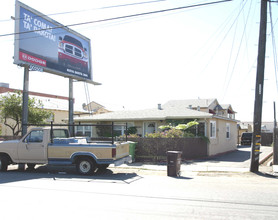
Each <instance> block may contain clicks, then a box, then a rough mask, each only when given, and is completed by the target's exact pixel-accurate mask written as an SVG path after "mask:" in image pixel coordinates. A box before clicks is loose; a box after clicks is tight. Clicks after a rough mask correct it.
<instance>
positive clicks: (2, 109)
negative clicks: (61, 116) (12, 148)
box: [0, 92, 52, 136]
mask: <svg viewBox="0 0 278 220" xmlns="http://www.w3.org/2000/svg"><path fill="white" fill-rule="evenodd" d="M51 114H52V113H51V112H50V111H47V110H45V109H43V104H42V102H41V101H40V100H36V99H35V98H30V97H29V101H28V122H29V123H30V124H41V123H43V122H44V121H45V120H46V119H47V118H49V117H50V116H51ZM0 118H1V121H2V122H3V123H4V125H6V126H7V127H9V128H10V129H11V130H12V132H13V135H15V136H17V135H20V134H21V129H22V124H21V121H22V93H20V92H19V93H12V94H11V93H9V94H8V95H7V96H2V97H1V98H0Z"/></svg>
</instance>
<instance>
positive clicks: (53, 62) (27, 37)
mask: <svg viewBox="0 0 278 220" xmlns="http://www.w3.org/2000/svg"><path fill="white" fill-rule="evenodd" d="M15 33H16V34H15V51H14V63H15V64H18V65H29V66H32V67H33V68H34V69H35V70H40V71H44V72H49V73H53V74H57V75H61V76H65V77H69V78H74V79H77V80H83V81H88V82H90V83H93V84H98V83H95V82H93V77H92V63H91V42H90V39H88V38H86V37H84V36H82V35H81V34H79V33H77V32H75V31H73V30H71V29H69V28H67V27H65V26H64V25H62V24H60V23H58V22H56V21H54V20H53V19H51V18H49V17H47V16H46V15H43V14H41V13H40V12H38V11H36V10H35V9H32V8H30V7H29V6H27V5H25V4H23V3H21V2H19V1H16V7H15Z"/></svg>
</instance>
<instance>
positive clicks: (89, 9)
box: [0, 0, 278, 121]
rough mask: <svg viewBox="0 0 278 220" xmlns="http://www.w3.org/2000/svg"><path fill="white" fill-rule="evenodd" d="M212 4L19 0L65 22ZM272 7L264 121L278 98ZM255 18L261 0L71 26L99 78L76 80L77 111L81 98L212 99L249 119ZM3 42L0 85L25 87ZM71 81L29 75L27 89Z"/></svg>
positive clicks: (127, 102) (5, 24) (143, 103)
mask: <svg viewBox="0 0 278 220" xmlns="http://www.w3.org/2000/svg"><path fill="white" fill-rule="evenodd" d="M214 1H215V2H218V0H199V1H196V0H144V1H143V0H119V1H115V0H114V1H112V0H102V1H97V0H79V1H65V0H59V1H57V0H55V1H54V0H48V1H43V0H40V1H38V0H37V1H35V0H22V1H21V2H23V3H24V4H26V5H28V6H29V7H31V8H34V9H36V10H37V11H39V12H41V13H43V14H45V15H47V16H49V17H50V18H52V19H54V20H56V21H57V22H59V23H61V24H64V25H70V24H76V23H81V22H88V21H99V20H102V19H109V18H115V17H121V16H127V15H134V14H140V13H145V12H152V11H159V10H164V9H170V8H177V7H184V6H192V5H197V4H203V3H209V2H214ZM4 2H5V3H4ZM4 2H3V3H2V7H1V8H0V26H1V28H0V35H5V34H9V33H14V20H12V19H11V16H15V1H11V0H4ZM277 6H278V3H271V11H272V13H271V14H270V13H268V19H269V23H268V30H267V33H268V35H267V51H266V66H265V81H264V103H263V116H262V121H273V118H274V111H273V102H274V101H277V97H278V96H277V84H276V83H277V80H276V79H277V76H276V74H277V73H276V72H277V67H275V62H276V60H275V59H274V58H277V56H276V45H275V40H276V39H277V38H275V37H276V36H278V33H277V31H276V30H277V24H276V23H277V19H278V13H277V12H278V10H277ZM270 17H272V21H273V23H272V26H271V22H270ZM259 21H260V1H259V0H258V1H254V0H233V1H228V2H223V3H217V4H210V5H207V6H202V7H189V8H185V9H182V10H175V11H169V12H164V13H155V14H150V15H145V16H137V17H132V18H128V19H117V20H111V21H107V22H94V23H90V24H87V25H77V26H73V27H70V28H71V29H73V30H74V31H77V32H78V33H80V34H82V35H84V36H85V37H87V38H89V39H90V40H91V61H92V74H93V80H94V81H96V82H99V83H101V85H98V86H95V85H92V84H84V82H74V87H73V92H74V93H73V94H74V98H75V107H74V108H75V109H80V108H81V106H82V104H83V103H88V102H89V101H95V102H97V103H99V104H101V105H103V106H105V107H106V108H107V109H109V110H112V111H119V110H121V111H122V110H123V111H124V110H138V109H148V108H156V107H157V105H158V104H164V103H166V102H167V101H169V100H183V99H197V98H201V99H211V98H216V99H217V100H218V101H219V103H220V104H231V106H232V108H233V109H234V111H236V112H237V114H236V119H238V120H240V121H252V120H253V111H254V97H255V83H256V66H257V54H258V52H257V51H258V36H259ZM272 36H274V38H272ZM273 39H274V40H273ZM0 47H1V49H2V53H1V54H0V57H1V64H2V65H1V67H2V68H1V78H0V82H3V83H9V85H10V88H16V89H22V88H23V74H24V69H23V68H22V67H18V66H17V65H15V64H13V56H14V36H13V35H9V36H0ZM275 68H276V69H275ZM68 84H69V80H68V78H64V77H61V76H57V75H53V74H50V73H45V72H36V71H32V72H30V80H29V90H30V91H34V92H42V93H48V94H54V95H62V96H68V95H69V87H68ZM86 89H88V91H89V97H88V96H86V92H85V91H86ZM277 108H278V107H277Z"/></svg>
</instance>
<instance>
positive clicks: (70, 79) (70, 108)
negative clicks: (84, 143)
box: [69, 78, 74, 136]
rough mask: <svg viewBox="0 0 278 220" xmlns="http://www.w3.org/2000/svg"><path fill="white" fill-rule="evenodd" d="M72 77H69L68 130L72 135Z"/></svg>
mask: <svg viewBox="0 0 278 220" xmlns="http://www.w3.org/2000/svg"><path fill="white" fill-rule="evenodd" d="M72 124H73V79H72V78H69V132H70V135H71V136H73V135H74V134H73V126H71V125H72Z"/></svg>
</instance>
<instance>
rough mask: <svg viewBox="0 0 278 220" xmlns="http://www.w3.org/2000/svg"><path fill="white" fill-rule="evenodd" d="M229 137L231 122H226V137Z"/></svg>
mask: <svg viewBox="0 0 278 220" xmlns="http://www.w3.org/2000/svg"><path fill="white" fill-rule="evenodd" d="M230 138H231V124H230V123H226V139H230Z"/></svg>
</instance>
